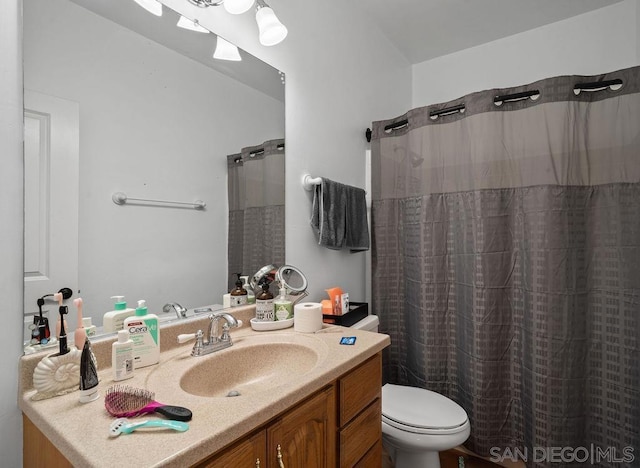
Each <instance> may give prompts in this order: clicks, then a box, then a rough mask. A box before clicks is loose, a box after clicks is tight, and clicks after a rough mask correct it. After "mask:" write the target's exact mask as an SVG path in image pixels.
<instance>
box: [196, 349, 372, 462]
mask: <svg viewBox="0 0 640 468" xmlns="http://www.w3.org/2000/svg"><path fill="white" fill-rule="evenodd" d="M381 384H382V360H381V355H380V354H377V355H375V356H373V357H372V358H370V359H369V360H367V361H366V362H364V363H363V364H361V365H360V366H358V367H356V368H355V369H353V370H352V371H350V372H348V373H347V374H345V375H344V376H342V377H341V378H339V379H338V380H337V381H336V382H334V383H333V384H332V385H330V386H328V387H325V388H324V389H323V390H320V391H319V392H317V393H315V394H314V395H313V396H311V397H310V398H308V399H307V400H305V401H304V402H302V403H300V404H299V405H297V406H295V407H293V408H292V409H290V410H288V411H286V412H285V413H284V414H283V415H281V416H279V417H277V418H276V419H275V420H274V421H272V422H271V423H269V424H267V425H266V426H265V427H264V428H263V429H261V430H259V431H258V432H256V433H253V435H251V436H248V437H246V438H243V439H241V440H240V441H238V442H236V443H234V444H233V445H232V446H230V447H228V448H226V449H223V450H222V451H220V452H218V453H216V454H214V455H212V456H211V457H209V458H208V459H207V460H205V461H203V462H202V463H200V464H198V465H196V466H197V467H199V468H204V467H224V468H236V467H237V468H246V467H255V466H256V459H257V458H259V459H260V465H259V466H260V468H281V467H285V468H298V467H305V468H331V467H335V466H339V467H341V468H351V467H362V468H371V467H377V466H380V464H381V460H382V426H381V399H380V397H381V389H382V385H381ZM278 446H280V453H281V456H282V465H280V464H279V461H278ZM265 447H266V449H265ZM263 450H264V451H265V452H266V453H265V454H264V455H262V456H260V454H262V453H263ZM249 454H251V456H249Z"/></svg>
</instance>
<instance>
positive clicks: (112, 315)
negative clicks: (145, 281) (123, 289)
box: [102, 296, 136, 333]
mask: <svg viewBox="0 0 640 468" xmlns="http://www.w3.org/2000/svg"><path fill="white" fill-rule="evenodd" d="M111 299H114V300H115V304H114V305H113V310H112V311H111V312H107V313H106V314H104V316H103V317H102V326H103V329H104V332H105V333H113V332H117V331H118V330H122V328H123V326H124V319H126V318H127V317H131V316H132V315H135V313H136V311H135V309H132V308H130V307H127V303H126V302H125V301H124V296H111Z"/></svg>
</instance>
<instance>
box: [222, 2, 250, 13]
mask: <svg viewBox="0 0 640 468" xmlns="http://www.w3.org/2000/svg"><path fill="white" fill-rule="evenodd" d="M252 5H253V0H224V4H223V6H224V9H225V10H227V13H231V14H232V15H241V14H242V13H244V12H245V11H249V9H250V8H251V6H252Z"/></svg>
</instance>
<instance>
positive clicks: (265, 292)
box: [256, 282, 274, 322]
mask: <svg viewBox="0 0 640 468" xmlns="http://www.w3.org/2000/svg"><path fill="white" fill-rule="evenodd" d="M261 287H262V291H260V294H258V295H257V296H256V320H257V321H258V322H273V320H274V310H273V294H271V291H269V283H266V282H264V283H262V284H261Z"/></svg>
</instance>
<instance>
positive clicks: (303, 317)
mask: <svg viewBox="0 0 640 468" xmlns="http://www.w3.org/2000/svg"><path fill="white" fill-rule="evenodd" d="M293 329H294V330H295V331H297V332H302V333H315V332H317V331H318V330H322V304H319V303H318V302H301V303H300V304H296V305H295V307H294V308H293Z"/></svg>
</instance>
